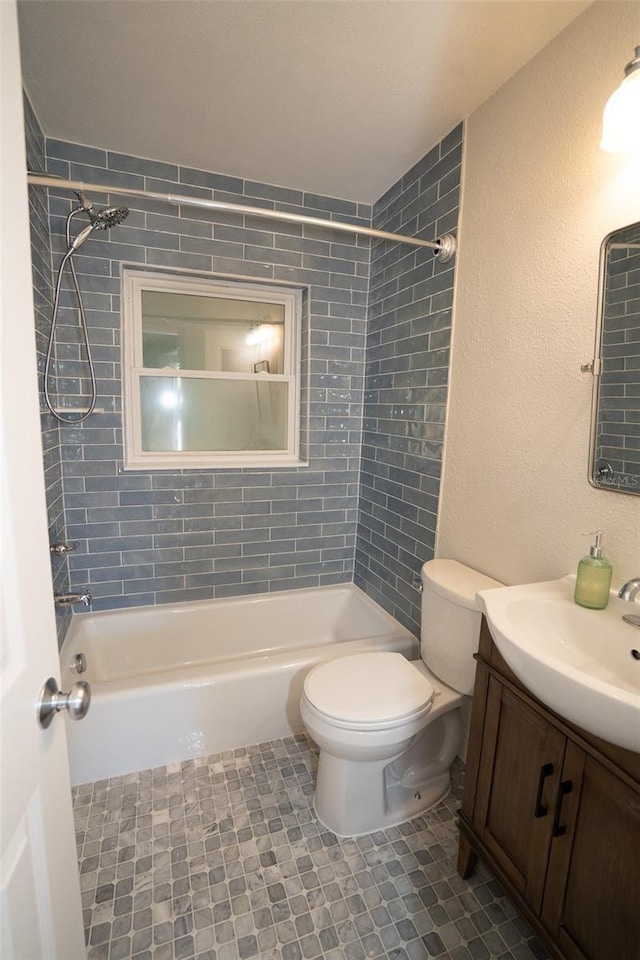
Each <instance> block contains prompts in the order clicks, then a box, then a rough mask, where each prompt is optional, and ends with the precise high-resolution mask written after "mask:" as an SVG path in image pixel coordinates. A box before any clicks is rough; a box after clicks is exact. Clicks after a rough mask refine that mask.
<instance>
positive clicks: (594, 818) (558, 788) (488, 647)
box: [458, 621, 640, 960]
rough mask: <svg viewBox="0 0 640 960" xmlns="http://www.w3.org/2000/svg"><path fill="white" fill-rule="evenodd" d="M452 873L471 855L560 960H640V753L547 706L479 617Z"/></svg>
mask: <svg viewBox="0 0 640 960" xmlns="http://www.w3.org/2000/svg"><path fill="white" fill-rule="evenodd" d="M476 659H477V671H476V685H475V692H474V699H473V707H472V717H471V734H470V740H469V749H468V753H467V774H466V778H465V787H464V795H463V802H462V809H461V811H460V821H459V827H460V848H459V857H458V870H459V872H460V874H461V875H462V876H463V877H467V876H469V875H470V874H471V872H472V871H473V869H474V866H475V862H476V858H477V856H480V857H481V859H482V860H483V861H484V862H485V863H486V865H487V866H488V867H489V869H490V870H491V871H492V873H493V874H494V876H495V877H496V878H497V879H498V880H499V881H500V882H501V883H502V885H503V886H504V888H505V890H506V891H507V893H509V895H510V896H511V897H512V899H513V900H514V902H515V903H516V904H517V906H518V908H519V909H520V910H521V912H522V914H523V916H525V918H526V919H527V920H528V922H529V923H530V924H531V926H532V927H533V929H534V930H535V931H536V933H537V934H538V935H539V936H540V938H541V939H542V940H543V941H544V943H545V944H546V946H547V948H548V950H549V952H550V954H551V955H552V956H553V957H555V958H558V960H640V782H639V781H640V755H638V754H635V753H631V752H630V751H627V750H623V749H621V748H618V747H614V746H613V745H611V744H608V743H604V741H602V740H599V739H598V738H597V737H593V736H591V734H588V733H586V732H585V731H583V730H580V729H578V728H577V727H574V726H573V725H572V724H569V723H568V722H567V721H565V720H563V719H562V718H561V717H559V716H557V715H556V714H554V713H553V712H552V711H550V710H548V709H547V708H546V707H545V706H544V705H543V704H541V703H540V701H538V700H537V699H536V698H535V697H534V696H533V695H532V694H530V693H529V692H528V691H527V690H526V689H525V688H524V687H523V686H522V685H521V683H520V682H519V681H518V680H517V678H516V677H515V676H514V674H513V673H512V672H511V671H510V670H509V668H508V667H507V665H506V663H505V662H504V660H503V659H502V657H501V656H500V654H499V652H498V650H497V648H496V647H495V645H494V643H493V640H492V639H491V635H490V633H489V630H488V627H487V625H486V622H484V621H483V626H482V632H481V639H480V648H479V652H478V655H477V657H476Z"/></svg>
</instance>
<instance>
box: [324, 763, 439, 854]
mask: <svg viewBox="0 0 640 960" xmlns="http://www.w3.org/2000/svg"><path fill="white" fill-rule="evenodd" d="M319 769H320V768H319V767H318V770H319ZM383 775H384V773H383V771H380V779H379V781H378V782H379V783H382V778H383ZM450 787H451V776H450V774H449V772H448V771H447V772H446V773H445V774H443V775H442V776H441V777H438V778H436V779H435V780H434V781H432V782H431V783H429V784H428V785H427V786H426V787H423V788H422V789H420V790H416V789H412V790H408V789H407V788H404V790H402V788H401V789H398V788H396V791H395V795H394V796H390V797H389V800H390V801H391V802H390V803H389V804H388V805H387V804H386V803H385V802H384V797H383V798H382V802H381V803H380V802H373V801H374V798H373V797H371V796H370V797H369V802H368V803H367V804H366V806H364V807H362V806H358V807H352V808H351V809H346V808H345V807H342V806H341V805H340V804H341V799H342V798H340V797H338V796H337V795H335V794H334V795H331V794H329V795H326V794H323V793H322V792H321V791H319V790H317V789H316V795H315V798H314V809H315V812H316V816H317V818H318V820H319V821H320V823H322V824H323V826H325V827H326V828H327V830H330V831H331V833H334V834H335V835H336V836H337V837H345V838H346V837H361V836H364V835H365V834H367V833H375V832H376V830H386V829H388V828H389V827H396V826H398V824H400V823H405V822H406V821H407V820H412V819H413V818H414V817H419V816H421V815H422V814H423V813H426V812H427V810H430V809H431V807H435V805H436V804H437V803H440V801H441V800H444V798H445V797H446V796H447V794H448V793H449V790H450ZM416 794H417V795H416ZM377 799H378V801H379V800H380V798H377Z"/></svg>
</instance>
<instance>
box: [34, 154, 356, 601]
mask: <svg viewBox="0 0 640 960" xmlns="http://www.w3.org/2000/svg"><path fill="white" fill-rule="evenodd" d="M46 156H47V169H48V171H49V172H51V173H56V174H59V175H61V176H63V177H65V178H71V179H76V180H82V181H84V182H91V181H92V180H94V181H96V182H101V183H105V184H109V185H113V186H114V187H115V186H131V187H140V188H142V189H147V190H155V191H159V192H166V193H173V194H187V195H194V196H199V197H207V198H211V199H217V200H230V201H231V202H235V203H242V204H247V205H252V206H257V207H264V208H267V209H282V210H286V211H294V212H300V213H307V214H311V215H313V216H321V217H326V218H327V219H331V218H332V217H334V218H336V219H344V218H347V219H348V220H349V221H350V222H353V223H359V224H362V225H365V226H369V225H370V222H371V210H370V208H368V207H366V205H362V204H355V203H352V202H350V201H345V200H341V199H335V198H330V197H318V196H316V195H313V194H306V193H302V192H299V191H295V190H288V189H284V188H282V187H273V186H270V185H268V184H256V183H245V182H244V181H242V180H240V179H237V178H234V177H227V176H220V175H218V174H215V173H209V172H207V171H198V170H190V169H188V168H184V167H175V166H173V165H171V164H166V163H159V162H155V161H152V160H144V159H141V158H138V157H131V156H126V155H123V154H119V153H111V152H107V151H104V150H99V149H96V148H94V147H91V146H81V145H77V144H71V143H67V142H65V141H60V140H52V139H48V140H47V141H46ZM49 194H50V200H49V205H50V226H51V233H52V246H53V251H54V264H57V262H58V258H59V257H60V256H61V255H62V254H63V252H64V247H65V243H64V222H65V217H66V215H67V213H68V212H69V209H70V206H71V203H72V201H73V198H72V196H70V193H69V191H68V190H62V189H52V190H50V191H49ZM91 199H92V200H94V201H95V202H96V203H97V205H99V206H100V205H102V204H103V203H109V204H118V203H120V202H122V198H119V197H118V196H117V194H113V195H110V196H109V197H108V198H107V197H105V196H104V195H103V196H98V195H96V196H93V197H91ZM128 205H129V206H130V208H131V212H130V215H129V217H128V219H127V220H126V221H125V222H124V223H123V224H121V225H120V226H118V227H116V228H114V229H113V230H111V231H105V232H100V233H94V234H93V235H92V236H91V238H90V239H89V240H88V241H87V242H86V244H84V245H83V247H82V248H81V249H80V250H79V251H78V254H77V256H76V258H75V263H76V266H77V270H78V275H79V280H80V286H81V289H82V291H83V296H84V302H85V306H86V309H87V319H88V323H89V327H90V337H91V342H92V344H93V349H94V357H95V362H96V371H97V375H98V408H100V409H101V410H102V411H103V412H99V413H95V414H94V415H92V416H91V417H90V418H89V419H88V420H87V421H86V422H85V423H83V424H79V425H74V426H63V427H62V428H61V430H60V437H61V446H60V459H61V467H62V477H63V480H62V482H63V487H64V500H65V511H66V522H67V530H66V535H67V536H68V537H69V538H70V539H71V540H77V541H79V547H78V549H77V550H76V551H75V552H74V553H73V554H72V555H71V557H70V560H69V564H70V571H71V586H72V588H73V589H74V590H75V589H76V588H81V587H85V586H89V587H90V588H91V591H92V593H93V595H94V597H95V608H96V609H109V608H114V607H125V606H133V605H140V604H153V603H173V602H176V601H184V600H201V599H208V598H211V597H226V596H239V595H243V594H252V593H259V592H264V591H272V590H283V589H293V588H297V587H307V586H314V585H322V584H328V583H337V582H344V581H350V580H352V579H353V562H354V550H355V538H356V524H357V501H358V478H359V465H360V451H361V439H362V437H361V429H362V398H363V388H364V363H365V337H366V314H367V294H368V280H369V242H368V240H363V239H362V238H358V239H356V238H355V237H354V238H345V236H344V235H341V234H337V233H335V232H332V231H328V230H326V229H325V228H321V227H320V228H311V227H307V226H304V227H303V226H301V225H298V224H282V223H278V222H276V221H270V220H267V219H263V218H260V217H256V216H245V215H242V214H237V213H218V212H215V211H211V210H204V209H203V210H198V209H192V208H189V207H175V206H171V205H170V204H168V203H164V202H161V201H157V200H146V199H145V200H141V199H140V200H139V199H134V198H129V200H128ZM75 229H78V228H77V227H76V228H75ZM122 263H128V264H138V265H147V266H149V267H162V268H177V269H180V270H188V271H204V272H205V273H206V274H207V275H212V276H224V277H227V278H228V277H230V276H231V277H233V276H238V277H242V278H247V277H249V278H255V279H258V280H261V281H267V282H274V283H275V284H278V283H282V282H288V283H293V284H296V285H298V286H300V287H304V288H306V289H305V293H306V295H307V297H308V299H307V302H306V304H305V306H306V309H307V311H308V316H309V320H310V323H309V332H308V343H307V342H305V343H303V345H302V346H303V350H306V349H307V348H308V353H309V365H308V367H309V371H308V378H306V379H304V378H303V382H302V391H303V403H305V404H306V403H307V401H308V409H309V423H308V432H307V433H305V435H303V442H304V443H305V444H306V447H307V452H308V459H309V467H308V468H294V469H286V470H276V469H265V470H257V469H238V470H233V471H229V470H218V471H177V472H166V471H154V472H144V471H140V472H138V471H136V472H127V473H124V472H123V471H122V412H121V411H122V393H121V370H120V271H121V267H122ZM77 329H78V317H77V308H76V305H75V301H74V298H73V295H72V291H71V288H70V287H69V285H68V284H67V283H65V285H64V287H63V292H62V298H61V325H60V342H61V348H60V352H59V355H58V356H59V363H58V375H59V380H58V385H59V387H60V389H61V393H63V394H64V396H65V402H66V403H71V402H72V403H73V405H80V404H81V403H82V402H83V399H86V392H87V378H86V364H84V363H83V358H82V352H81V349H80V347H79V345H78V338H77Z"/></svg>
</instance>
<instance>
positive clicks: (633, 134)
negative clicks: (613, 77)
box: [600, 47, 640, 153]
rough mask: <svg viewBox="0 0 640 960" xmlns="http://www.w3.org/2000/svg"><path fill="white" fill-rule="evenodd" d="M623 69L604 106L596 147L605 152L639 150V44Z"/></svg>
mask: <svg viewBox="0 0 640 960" xmlns="http://www.w3.org/2000/svg"><path fill="white" fill-rule="evenodd" d="M624 72H625V78H624V80H623V81H622V83H621V84H620V86H619V87H618V89H617V90H614V92H613V93H612V94H611V96H610V97H609V99H608V100H607V105H606V106H605V108H604V115H603V118H602V140H601V141H600V149H601V150H606V151H607V153H623V152H625V151H627V150H640V47H636V51H635V57H634V58H633V60H631V62H630V63H628V64H627V65H626V67H625V68H624Z"/></svg>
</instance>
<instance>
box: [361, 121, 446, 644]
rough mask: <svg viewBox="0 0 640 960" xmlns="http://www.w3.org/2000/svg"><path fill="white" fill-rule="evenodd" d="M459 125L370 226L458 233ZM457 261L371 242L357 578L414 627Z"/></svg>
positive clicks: (434, 494) (435, 479) (428, 543)
mask: <svg viewBox="0 0 640 960" xmlns="http://www.w3.org/2000/svg"><path fill="white" fill-rule="evenodd" d="M462 134H463V130H462V125H460V126H458V127H456V128H455V129H454V130H453V131H452V132H451V134H449V136H447V137H446V138H445V139H444V140H443V141H442V142H441V143H440V144H439V145H438V146H437V147H435V148H434V149H433V150H431V151H430V152H429V153H428V154H427V155H426V156H425V157H424V158H423V159H422V160H421V161H420V162H419V163H417V164H416V165H415V166H414V167H413V168H412V169H411V170H410V171H409V172H408V173H407V174H405V176H404V177H402V178H401V180H399V181H398V182H397V183H396V184H394V186H393V187H391V189H390V190H388V191H387V193H386V194H385V195H384V196H383V197H382V198H381V199H380V200H379V201H378V203H376V204H375V206H374V215H373V226H374V227H376V228H377V229H381V230H389V231H396V232H399V233H403V234H408V235H410V236H416V237H419V238H420V239H424V240H433V239H434V238H435V237H437V236H441V235H442V234H445V233H455V232H456V230H457V224H458V209H459V201H460V174H461V163H462ZM454 269H455V260H453V261H451V262H450V263H447V264H439V263H437V262H436V261H435V260H434V258H433V255H432V252H431V251H430V250H428V249H426V248H412V247H408V246H402V245H400V244H389V243H388V242H386V241H385V242H378V241H377V242H375V243H374V245H373V248H372V252H371V275H370V289H369V312H368V329H367V344H366V349H367V360H366V379H365V394H364V423H363V438H362V460H361V478H360V497H359V523H358V537H357V544H356V559H355V576H354V579H355V582H356V583H357V584H358V585H359V586H360V587H362V588H363V589H364V590H365V591H366V592H367V593H368V594H369V595H370V596H371V597H373V599H375V600H377V601H378V603H380V604H381V605H382V606H383V607H385V609H387V610H389V612H390V613H392V614H393V615H394V616H395V617H396V618H397V619H398V620H400V622H401V623H403V624H404V625H405V626H406V627H408V628H409V629H410V630H412V631H413V632H414V633H415V634H416V635H417V634H418V633H419V629H420V594H419V591H418V589H417V583H418V581H417V577H418V575H419V572H420V567H421V566H422V564H423V563H424V562H425V561H426V560H429V559H431V558H432V557H433V550H434V541H435V532H436V523H437V517H438V497H439V488H440V470H441V465H442V446H443V440H444V425H445V413H446V401H447V383H448V371H449V347H450V339H451V312H452V305H453V285H454Z"/></svg>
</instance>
